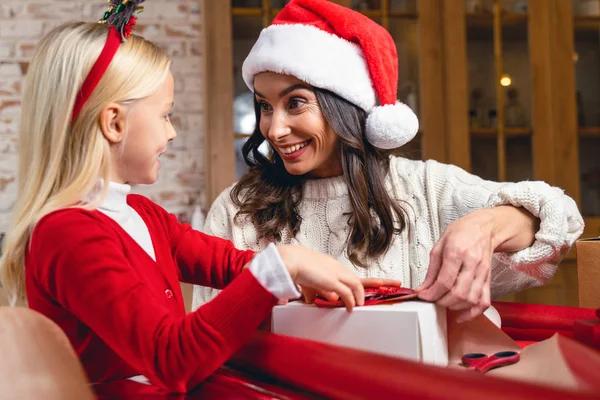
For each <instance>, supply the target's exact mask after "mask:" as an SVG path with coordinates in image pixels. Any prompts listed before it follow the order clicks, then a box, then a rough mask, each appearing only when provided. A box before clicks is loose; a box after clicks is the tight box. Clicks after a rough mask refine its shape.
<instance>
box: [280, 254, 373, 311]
mask: <svg viewBox="0 0 600 400" xmlns="http://www.w3.org/2000/svg"><path fill="white" fill-rule="evenodd" d="M277 250H278V251H279V254H280V255H281V258H282V259H283V262H284V264H285V265H286V267H287V269H288V271H289V273H290V276H291V277H292V280H293V281H294V283H296V284H297V285H300V286H301V287H302V293H303V294H304V295H305V296H306V294H308V293H311V292H312V293H315V294H319V295H320V296H323V297H324V298H326V299H328V300H331V301H335V300H338V298H341V299H342V301H343V302H344V304H345V305H346V310H348V311H352V308H353V307H354V306H355V305H358V306H362V305H363V304H364V301H365V293H364V289H363V285H362V284H361V281H360V279H358V277H357V276H356V275H354V273H352V271H350V270H349V269H347V268H346V267H344V266H343V265H342V264H340V263H339V262H338V261H336V260H334V259H333V258H332V257H330V256H327V255H325V254H321V253H318V252H316V251H313V250H310V249H307V248H305V247H301V246H290V245H283V246H278V247H277ZM312 296H313V299H314V295H312Z"/></svg>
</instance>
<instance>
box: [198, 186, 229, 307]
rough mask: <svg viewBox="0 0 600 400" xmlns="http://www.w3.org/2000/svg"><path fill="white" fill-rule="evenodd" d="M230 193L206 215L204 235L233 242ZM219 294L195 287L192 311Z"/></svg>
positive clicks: (216, 201)
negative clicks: (228, 206)
mask: <svg viewBox="0 0 600 400" xmlns="http://www.w3.org/2000/svg"><path fill="white" fill-rule="evenodd" d="M229 193H230V189H227V190H225V191H223V192H222V193H221V194H220V195H219V197H217V199H216V200H215V201H214V202H213V204H212V206H211V207H210V210H209V212H208V214H207V215H206V221H205V222H204V233H206V234H207V235H212V236H218V237H220V238H223V239H227V240H232V241H233V232H232V227H231V224H232V223H233V216H230V215H229V212H228V209H227V203H228V202H227V200H229ZM229 201H231V200H229ZM219 292H220V290H218V289H213V288H210V287H206V286H199V285H194V291H193V295H192V310H196V309H197V308H198V307H200V306H201V305H202V304H205V303H207V302H209V301H210V300H212V299H214V298H215V296H216V295H217V294H219Z"/></svg>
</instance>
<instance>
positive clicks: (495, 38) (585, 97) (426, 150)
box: [203, 0, 600, 305]
mask: <svg viewBox="0 0 600 400" xmlns="http://www.w3.org/2000/svg"><path fill="white" fill-rule="evenodd" d="M336 2H337V3H340V4H343V5H345V6H350V7H352V8H354V9H356V10H358V11H360V12H362V13H364V14H365V15H367V16H369V17H370V18H372V19H374V20H375V21H377V22H379V23H380V24H381V25H383V26H384V27H385V28H386V29H388V30H389V31H390V33H391V35H392V37H394V40H395V41H396V46H397V48H398V55H399V74H400V76H399V85H398V95H399V98H400V100H402V101H404V102H405V103H407V104H409V105H410V106H411V107H413V109H414V110H415V112H416V113H417V114H418V116H419V119H420V124H421V126H420V128H421V129H420V132H419V134H418V135H417V137H416V138H415V139H414V140H413V141H412V142H411V143H409V144H407V145H406V146H404V147H403V148H402V149H400V152H401V153H402V154H403V155H405V156H407V157H410V158H417V159H419V158H421V159H430V158H433V159H436V160H438V161H441V162H447V163H452V164H455V165H458V166H460V167H462V168H464V169H466V170H468V171H471V172H473V173H475V174H478V175H480V176H482V177H484V178H487V179H492V180H499V181H517V180H526V179H527V180H544V181H546V182H548V183H550V184H552V185H556V186H560V187H562V188H563V189H564V190H565V191H566V192H567V193H568V194H569V195H570V196H572V197H573V198H574V199H575V200H576V201H577V202H578V204H579V206H580V208H581V209H582V211H583V214H584V216H585V221H586V230H585V233H584V237H591V236H599V235H600V0H595V1H594V0H336ZM285 3H286V1H284V0H279V1H276V0H232V1H231V2H226V1H224V2H213V1H210V0H203V7H204V8H203V18H204V21H203V25H204V29H205V34H204V42H205V53H204V57H203V58H204V60H205V61H204V62H205V76H206V80H205V81H206V82H207V91H206V96H207V105H209V108H208V109H207V110H206V112H205V116H206V118H207V119H208V122H207V130H206V132H207V139H206V146H207V149H206V151H207V164H210V165H207V185H208V188H207V191H208V195H207V198H208V199H209V201H212V200H213V199H214V198H215V197H216V195H217V194H218V193H220V191H221V190H223V189H224V188H225V187H226V186H228V185H229V184H231V182H233V181H234V179H235V168H234V167H233V166H234V163H235V161H234V159H235V156H233V153H234V141H235V140H238V141H243V140H244V139H243V138H244V135H246V134H247V133H248V132H247V131H245V132H234V128H233V121H232V119H233V118H232V104H233V103H234V99H237V100H239V101H240V102H243V101H248V100H250V101H251V96H249V97H248V99H246V100H244V99H243V97H244V92H246V91H247V89H246V87H245V85H244V84H243V81H242V80H241V63H242V62H243V60H244V58H245V56H246V55H247V54H248V51H249V50H250V48H251V46H252V44H253V43H254V41H255V40H256V38H257V37H258V34H259V32H260V30H261V29H262V27H264V26H267V25H268V24H269V23H270V21H271V20H272V18H273V17H274V16H275V15H276V13H277V12H278V11H279V9H280V8H281V7H283V5H284V4H285ZM215 13H216V14H215ZM215 60H219V62H217V61H215ZM250 125H251V124H250ZM236 126H238V127H239V126H240V125H239V124H236ZM238 130H242V128H240V129H238ZM223 154H228V155H227V156H223ZM232 156H233V157H232ZM506 300H515V301H521V302H531V303H547V304H559V305H560V304H562V305H576V304H577V269H576V262H575V252H574V250H573V251H572V252H571V253H570V254H569V256H568V257H567V258H566V259H565V260H564V261H563V262H562V263H561V265H560V267H559V271H558V273H557V274H556V277H555V278H554V280H553V281H552V283H551V284H549V285H547V286H545V287H543V288H537V289H531V290H527V291H525V292H523V293H518V294H514V295H512V296H510V297H508V298H506Z"/></svg>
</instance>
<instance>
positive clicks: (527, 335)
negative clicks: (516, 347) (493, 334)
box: [502, 326, 573, 342]
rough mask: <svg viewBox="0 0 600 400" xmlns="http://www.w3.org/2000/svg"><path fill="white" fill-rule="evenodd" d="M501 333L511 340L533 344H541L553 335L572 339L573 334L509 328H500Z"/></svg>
mask: <svg viewBox="0 0 600 400" xmlns="http://www.w3.org/2000/svg"><path fill="white" fill-rule="evenodd" d="M502 331H503V332H504V333H506V334H507V335H508V336H510V337H511V338H512V339H513V340H525V341H533V342H541V341H542V340H546V339H549V338H551V337H552V336H554V334H555V333H558V334H560V335H563V336H566V337H569V338H572V337H573V332H572V331H570V330H555V329H519V328H511V327H505V326H503V327H502Z"/></svg>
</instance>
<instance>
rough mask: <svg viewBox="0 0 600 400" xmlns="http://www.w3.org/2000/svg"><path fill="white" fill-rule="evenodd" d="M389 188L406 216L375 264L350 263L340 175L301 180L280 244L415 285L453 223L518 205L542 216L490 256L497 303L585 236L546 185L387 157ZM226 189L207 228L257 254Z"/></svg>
mask: <svg viewBox="0 0 600 400" xmlns="http://www.w3.org/2000/svg"><path fill="white" fill-rule="evenodd" d="M387 184H388V189H389V191H390V194H391V196H392V198H393V199H396V200H397V201H399V202H402V206H403V208H404V209H405V210H406V211H407V213H408V216H409V218H408V219H409V221H408V229H405V230H404V231H403V232H402V233H401V234H399V235H397V236H396V237H395V238H394V239H393V242H392V245H391V247H390V248H389V250H388V252H387V253H386V254H385V255H384V256H383V257H381V258H380V259H378V260H373V261H372V262H371V263H370V266H369V268H361V267H358V266H355V265H353V264H352V263H351V262H350V260H349V259H348V254H347V251H346V240H347V238H348V236H349V233H350V227H349V225H348V218H349V217H348V215H347V213H349V212H351V205H350V201H349V197H348V189H347V186H346V184H345V183H344V180H343V178H342V177H341V176H339V177H334V178H327V179H315V180H307V181H306V182H305V183H304V198H303V200H302V202H301V204H300V207H299V213H300V215H301V217H302V224H301V226H300V232H298V234H297V235H296V236H295V237H292V236H291V233H290V232H289V231H287V230H286V231H284V232H282V242H283V243H285V244H299V245H303V246H306V247H309V248H311V249H314V250H317V251H320V252H322V253H326V254H329V255H331V256H333V257H334V258H336V259H337V260H338V261H340V262H341V263H342V264H344V265H345V266H347V267H348V268H350V269H351V270H352V271H354V272H355V273H356V274H357V275H358V276H360V277H361V278H367V277H386V278H393V279H399V280H400V281H401V282H402V283H403V285H404V286H409V287H413V288H414V287H417V286H418V285H419V284H420V283H421V282H423V280H424V279H425V274H426V273H427V268H428V266H429V253H430V251H431V249H432V248H433V246H434V245H435V243H436V242H437V241H438V239H439V238H440V236H441V234H442V232H443V231H444V230H445V229H446V227H447V226H448V225H449V224H450V223H451V222H453V221H455V220H457V219H459V218H461V217H463V216H465V215H467V214H468V213H470V212H471V211H474V210H477V209H481V208H490V207H495V206H499V205H509V204H510V205H514V206H517V207H524V208H525V209H527V210H528V211H529V212H530V213H531V214H533V215H534V216H536V217H539V218H540V221H541V223H540V230H539V231H538V232H537V233H536V235H535V238H536V240H535V242H534V244H533V245H532V246H531V247H528V248H526V249H524V250H521V251H519V252H516V253H510V254H508V253H496V254H494V258H493V261H492V278H491V291H492V297H493V298H498V297H500V296H503V295H505V294H507V293H510V292H514V291H517V290H522V289H525V288H528V287H533V286H540V285H543V284H544V283H546V282H548V281H549V280H550V279H551V278H552V276H553V275H554V273H555V271H556V265H557V263H558V262H559V261H560V259H561V258H562V257H563V256H564V255H565V254H566V253H567V252H568V250H569V248H570V247H571V245H572V244H573V243H574V242H575V240H576V239H577V238H578V237H579V235H581V233H582V232H583V218H582V217H581V214H580V213H579V211H578V209H577V205H576V204H575V202H574V201H573V200H572V199H571V198H570V197H568V196H567V195H565V194H564V193H563V191H562V190H561V189H558V188H555V187H551V186H549V185H547V184H546V183H544V182H529V181H527V182H518V183H499V182H490V181H485V180H483V179H481V178H479V177H477V176H475V175H471V174H469V173H467V172H466V171H464V170H462V169H460V168H458V167H456V166H452V165H445V164H440V163H438V162H435V161H426V162H423V161H412V160H408V159H404V158H398V157H392V158H391V164H390V174H389V176H388V180H387ZM230 191H231V188H229V189H227V190H225V191H224V192H223V193H221V195H220V196H219V197H218V198H217V200H215V202H214V204H213V205H212V207H211V209H210V212H209V214H208V216H207V219H206V225H205V231H206V232H207V233H209V234H212V235H216V236H220V237H223V238H226V239H229V240H231V241H232V242H233V243H234V245H235V246H236V247H239V248H242V249H252V250H261V249H263V248H264V247H265V246H266V245H267V244H268V241H266V240H258V238H257V233H256V229H255V228H254V226H253V224H252V223H251V222H250V221H246V222H244V221H237V222H236V221H235V220H234V217H235V215H236V213H237V211H238V210H237V207H235V205H234V204H233V203H232V201H231V199H230ZM215 294H216V291H214V290H212V289H207V288H201V287H195V288H194V302H193V308H194V309H195V308H196V307H198V306H199V305H200V304H202V303H204V302H206V301H208V300H209V299H211V298H212V297H213V296H214V295H215Z"/></svg>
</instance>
